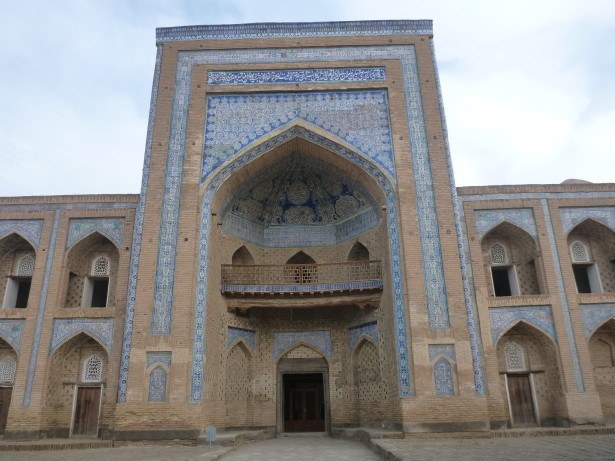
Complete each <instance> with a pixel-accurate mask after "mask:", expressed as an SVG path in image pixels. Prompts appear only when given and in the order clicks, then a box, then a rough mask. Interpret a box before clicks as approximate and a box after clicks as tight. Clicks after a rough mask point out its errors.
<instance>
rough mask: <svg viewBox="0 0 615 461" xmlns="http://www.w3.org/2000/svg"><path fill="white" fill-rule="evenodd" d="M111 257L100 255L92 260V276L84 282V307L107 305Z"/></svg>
mask: <svg viewBox="0 0 615 461" xmlns="http://www.w3.org/2000/svg"><path fill="white" fill-rule="evenodd" d="M109 266H110V264H109V258H107V257H106V256H98V257H96V258H94V260H93V261H92V269H91V276H90V277H86V278H85V282H84V284H83V300H82V303H81V305H82V306H83V307H107V296H108V293H109Z"/></svg>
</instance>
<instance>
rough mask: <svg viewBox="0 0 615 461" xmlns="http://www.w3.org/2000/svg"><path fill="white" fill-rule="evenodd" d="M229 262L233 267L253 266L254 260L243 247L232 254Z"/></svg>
mask: <svg viewBox="0 0 615 461" xmlns="http://www.w3.org/2000/svg"><path fill="white" fill-rule="evenodd" d="M231 262H232V263H233V265H238V266H248V265H252V264H254V258H253V257H252V254H251V253H250V250H248V249H247V248H246V247H245V245H244V246H242V247H241V248H239V249H238V250H237V251H236V252H235V253H233V258H232V260H231Z"/></svg>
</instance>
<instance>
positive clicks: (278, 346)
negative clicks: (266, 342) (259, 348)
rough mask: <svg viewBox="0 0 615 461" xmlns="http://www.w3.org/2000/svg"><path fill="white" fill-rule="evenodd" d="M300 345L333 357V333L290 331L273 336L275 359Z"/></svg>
mask: <svg viewBox="0 0 615 461" xmlns="http://www.w3.org/2000/svg"><path fill="white" fill-rule="evenodd" d="M299 344H305V345H307V346H312V347H314V348H315V349H316V350H317V351H319V352H322V353H323V354H325V355H326V356H327V357H331V353H332V348H331V332H330V331H289V332H281V333H274V334H273V358H274V359H277V358H279V357H280V356H281V355H282V353H284V352H287V351H289V350H291V349H292V348H293V346H297V345H299Z"/></svg>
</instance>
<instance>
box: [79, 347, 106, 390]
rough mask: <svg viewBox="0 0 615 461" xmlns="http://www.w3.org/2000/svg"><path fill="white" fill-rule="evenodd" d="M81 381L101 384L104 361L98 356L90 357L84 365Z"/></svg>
mask: <svg viewBox="0 0 615 461" xmlns="http://www.w3.org/2000/svg"><path fill="white" fill-rule="evenodd" d="M81 380H82V381H83V382H84V383H99V382H100V381H102V360H101V358H100V357H99V356H98V355H96V354H94V355H91V356H89V357H88V358H87V360H86V361H85V362H84V363H83V373H82V374H81Z"/></svg>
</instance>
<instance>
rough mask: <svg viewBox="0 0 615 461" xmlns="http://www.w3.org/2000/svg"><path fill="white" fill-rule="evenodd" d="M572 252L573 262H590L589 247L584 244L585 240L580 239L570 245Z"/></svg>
mask: <svg viewBox="0 0 615 461" xmlns="http://www.w3.org/2000/svg"><path fill="white" fill-rule="evenodd" d="M570 254H571V255H572V262H574V263H586V262H589V254H588V253H587V247H586V246H585V244H583V242H579V241H578V240H577V241H575V242H572V245H570Z"/></svg>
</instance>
